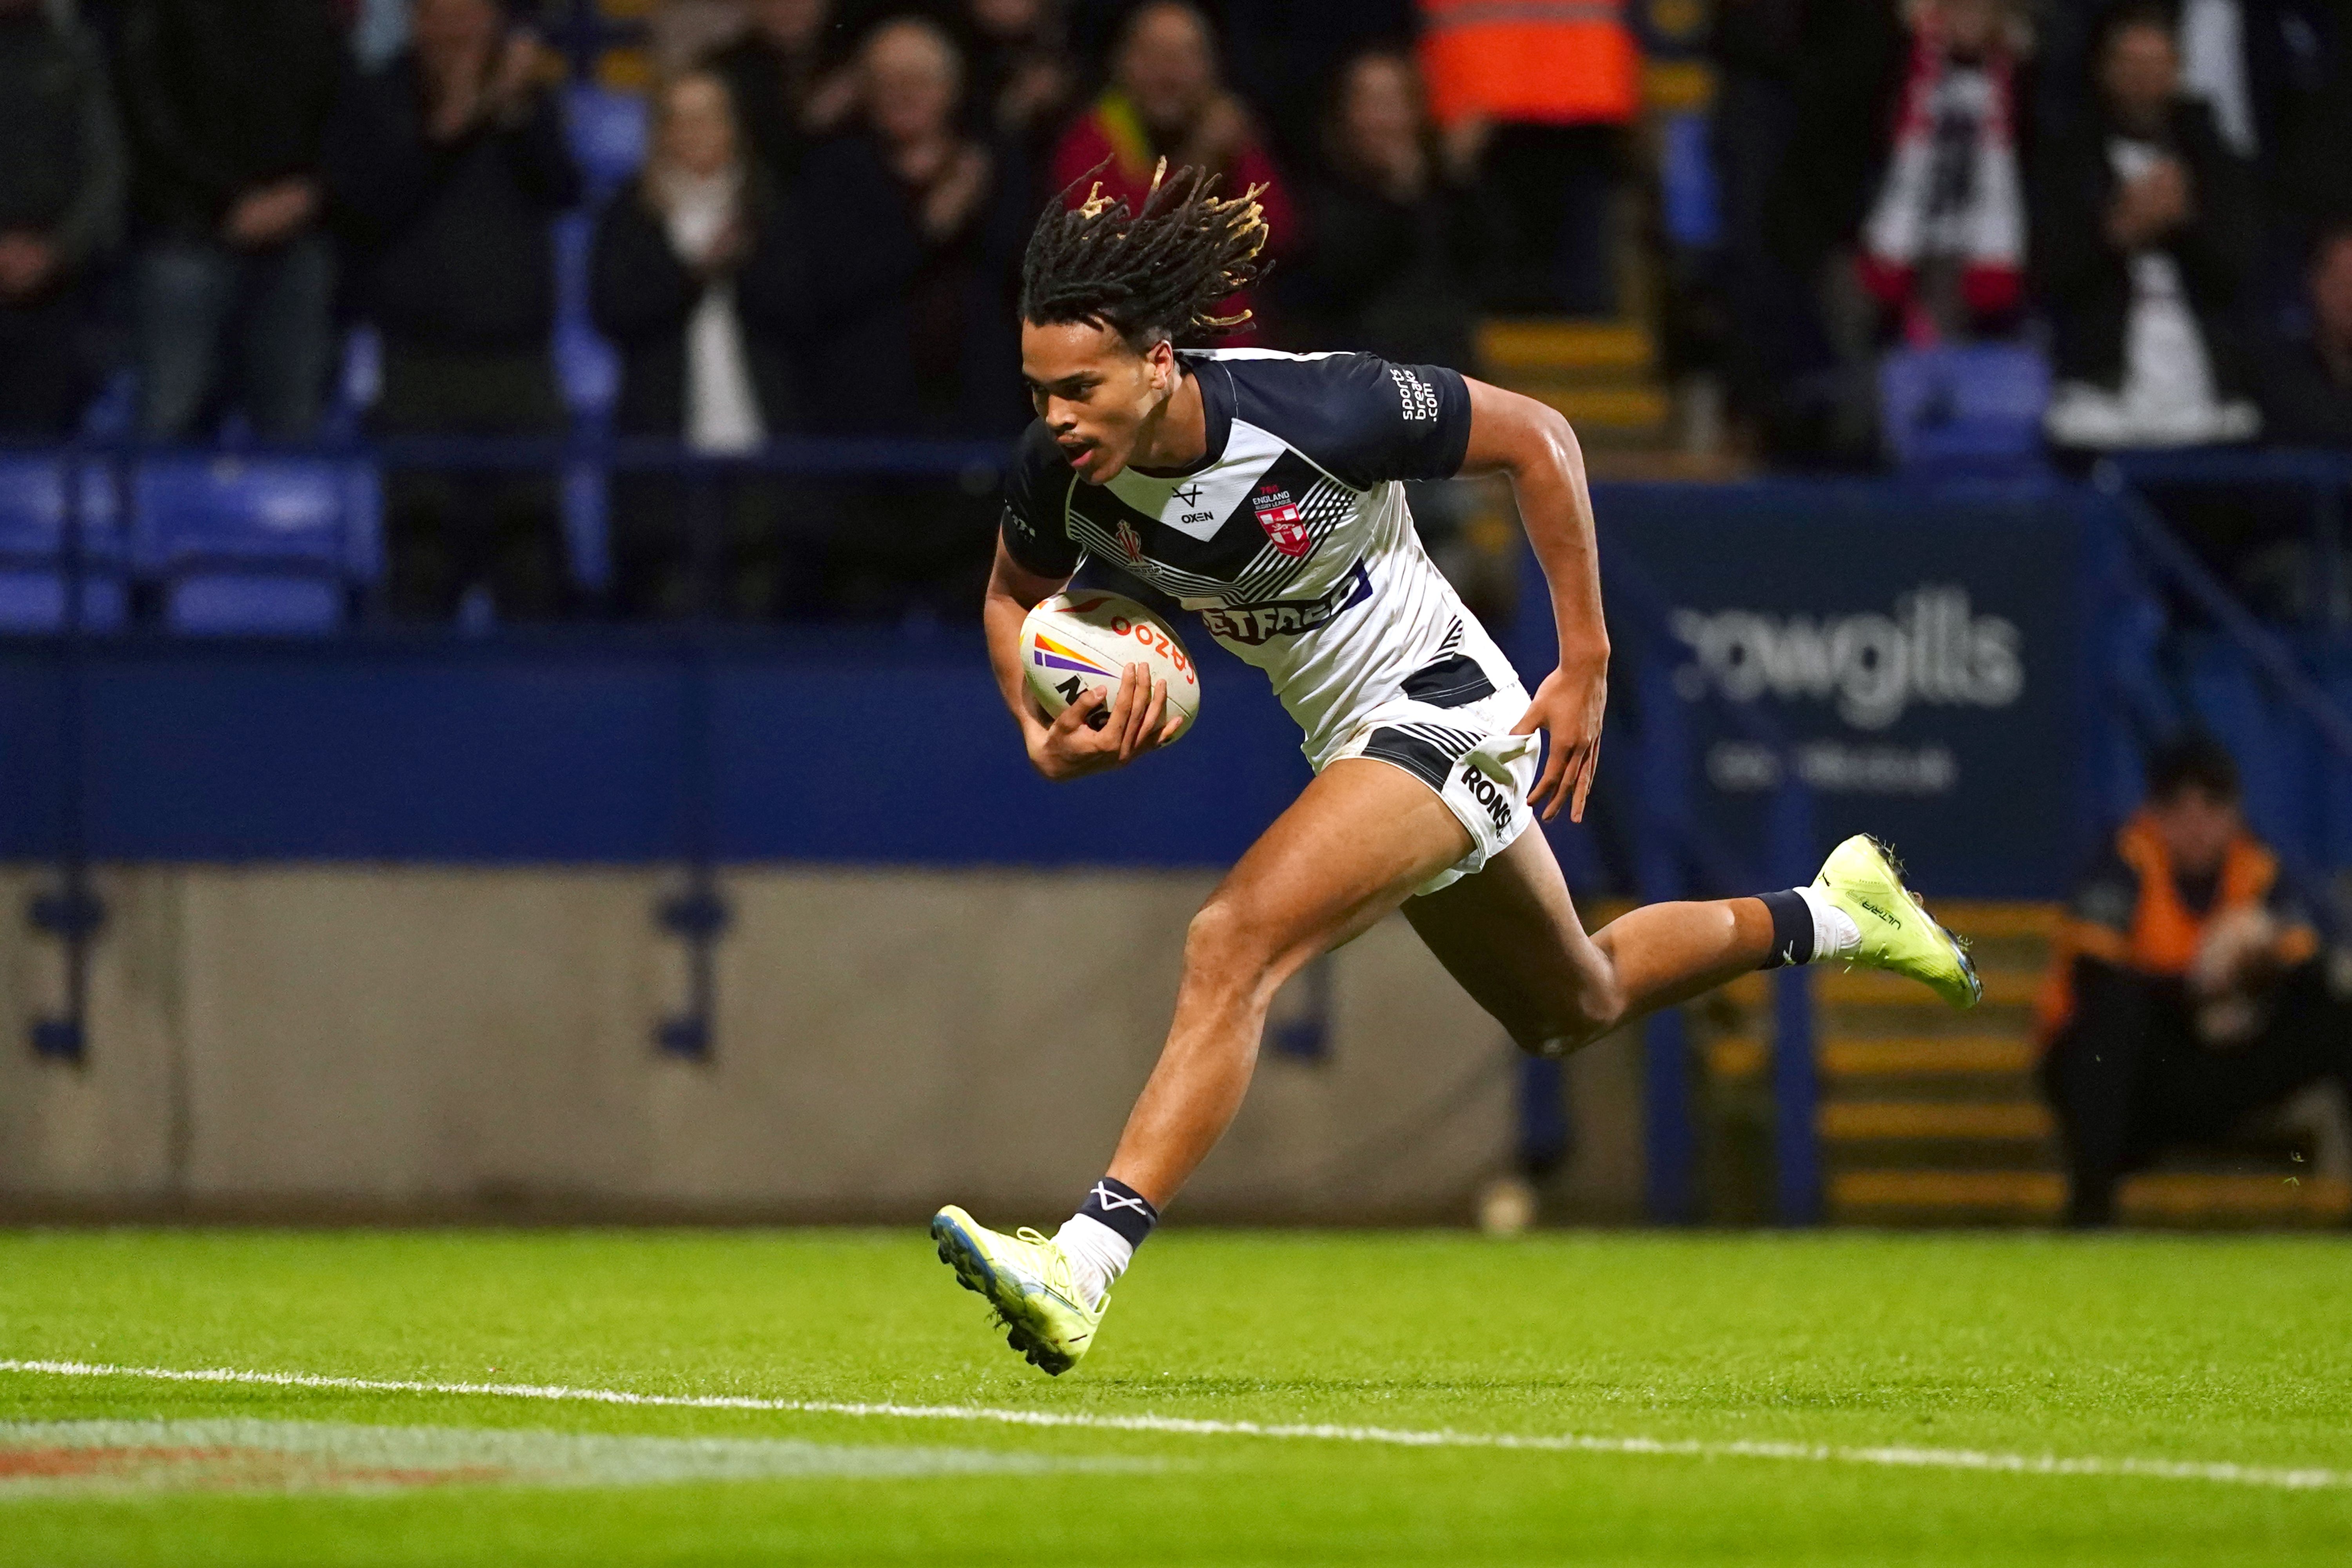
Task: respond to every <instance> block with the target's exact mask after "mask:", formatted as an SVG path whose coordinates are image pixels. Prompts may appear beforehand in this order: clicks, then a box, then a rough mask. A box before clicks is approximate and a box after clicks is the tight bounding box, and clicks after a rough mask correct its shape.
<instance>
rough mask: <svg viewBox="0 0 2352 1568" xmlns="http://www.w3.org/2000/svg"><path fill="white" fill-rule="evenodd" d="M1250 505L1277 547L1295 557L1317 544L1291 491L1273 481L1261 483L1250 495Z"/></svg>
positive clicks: (1294, 559) (1292, 557)
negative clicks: (1253, 493) (1255, 491)
mask: <svg viewBox="0 0 2352 1568" xmlns="http://www.w3.org/2000/svg"><path fill="white" fill-rule="evenodd" d="M1250 508H1251V510H1254V511H1255V512H1256V513H1257V525H1258V526H1259V527H1260V528H1262V529H1264V530H1265V536H1266V537H1267V538H1268V539H1270V540H1272V541H1274V547H1275V548H1276V550H1279V551H1281V552H1283V553H1284V554H1285V555H1287V556H1289V557H1290V558H1291V559H1292V560H1293V561H1296V560H1297V559H1298V558H1299V557H1301V556H1303V555H1305V554H1306V553H1307V552H1308V551H1310V550H1312V549H1314V548H1315V536H1314V535H1313V534H1311V533H1309V532H1307V524H1306V523H1305V522H1303V521H1300V519H1299V516H1298V503H1297V501H1295V500H1291V499H1290V492H1289V491H1288V490H1286V489H1276V487H1274V486H1273V485H1261V486H1260V487H1258V492H1257V494H1255V495H1254V496H1252V497H1251V498H1250Z"/></svg>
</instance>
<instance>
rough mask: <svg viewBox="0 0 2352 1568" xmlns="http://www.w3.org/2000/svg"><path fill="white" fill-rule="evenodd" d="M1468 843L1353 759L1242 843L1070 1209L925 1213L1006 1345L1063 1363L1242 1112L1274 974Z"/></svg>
mask: <svg viewBox="0 0 2352 1568" xmlns="http://www.w3.org/2000/svg"><path fill="white" fill-rule="evenodd" d="M1470 850H1471V837H1470V832H1469V829H1467V828H1466V827H1465V826H1463V825H1462V822H1461V820H1460V818H1458V817H1457V816H1455V815H1454V812H1453V810H1452V809H1451V808H1449V807H1448V806H1447V805H1446V804H1445V803H1444V800H1442V799H1441V798H1440V797H1439V796H1438V795H1436V794H1434V793H1433V792H1432V791H1431V789H1430V788H1429V787H1428V785H1426V784H1423V782H1422V781H1421V780H1420V779H1419V778H1416V777H1415V776H1414V775H1413V774H1412V773H1407V772H1405V771H1404V770H1403V769H1402V768H1398V767H1393V766H1391V765H1390V764H1389V763H1384V762H1372V761H1367V760H1364V759H1362V758H1348V759H1344V760H1342V761H1339V762H1335V763H1332V764H1330V765H1329V766H1328V767H1327V768H1325V769H1324V770H1323V772H1322V773H1320V774H1318V776H1317V777H1316V778H1315V780H1314V782H1312V783H1311V784H1308V785H1307V788H1306V790H1305V791H1304V792H1303V793H1301V794H1300V795H1299V797H1298V799H1297V800H1296V801H1295V802H1293V803H1292V804H1291V806H1290V808H1289V809H1288V810H1287V811H1285V812H1284V813H1283V814H1282V816H1279V817H1277V818H1276V820H1275V822H1274V825H1273V826H1270V827H1268V828H1267V829H1266V830H1265V834H1264V835H1263V836H1262V837H1260V838H1259V839H1258V841H1257V842H1256V843H1255V844H1254V845H1252V846H1251V847H1250V848H1249V851H1248V853H1246V854H1244V856H1243V857H1242V858H1241V860H1240V862H1239V863H1238V864H1237V865H1235V866H1234V868H1233V870H1231V871H1230V872H1228V873H1227V874H1226V876H1225V878H1224V879H1223V881H1221V882H1220V883H1218V884H1217V888H1216V890H1215V891H1214V892H1213V893H1211V894H1210V895H1209V899H1208V901H1207V902H1206V903H1205V904H1203V905H1202V908H1201V911H1200V912H1199V913H1198V914H1197V915H1195V916H1193V918H1192V928H1191V930H1190V931H1188V932H1187V933H1186V936H1185V942H1184V978H1183V981H1182V983H1181V985H1180V986H1179V988H1178V990H1177V994H1176V1017H1175V1021H1174V1023H1173V1024H1172V1025H1171V1026H1170V1028H1169V1031H1168V1041H1167V1044H1166V1045H1165V1046H1164V1047H1161V1050H1160V1061H1159V1064H1158V1065H1157V1066H1156V1067H1155V1068H1153V1069H1152V1073H1151V1078H1150V1081H1149V1082H1148V1083H1146V1084H1145V1085H1144V1089H1143V1094H1142V1096H1141V1098H1140V1099H1139V1100H1137V1101H1136V1105H1135V1109H1134V1110H1133V1111H1132V1112H1130V1113H1129V1117H1128V1121H1127V1129H1126V1131H1125V1132H1124V1133H1122V1134H1121V1135H1120V1138H1119V1141H1118V1152H1116V1153H1115V1154H1114V1155H1113V1156H1112V1159H1111V1163H1110V1167H1109V1170H1108V1173H1106V1174H1105V1175H1104V1177H1103V1179H1102V1180H1101V1181H1099V1182H1097V1184H1095V1186H1094V1189H1093V1190H1092V1192H1091V1193H1089V1194H1088V1195H1087V1200H1086V1202H1085V1205H1083V1206H1082V1207H1081V1208H1080V1210H1079V1211H1078V1213H1077V1214H1076V1215H1074V1216H1073V1217H1072V1218H1071V1219H1070V1221H1069V1222H1068V1223H1067V1224H1066V1225H1065V1226H1063V1227H1062V1229H1061V1232H1060V1234H1059V1235H1057V1236H1055V1237H1054V1238H1052V1239H1051V1240H1048V1239H1047V1238H1046V1237H1042V1236H1039V1235H1037V1234H1036V1233H1035V1232H1034V1231H1031V1232H1023V1233H1019V1234H1016V1235H1013V1236H1005V1235H1003V1234H1001V1233H999V1232H996V1231H992V1230H989V1229H988V1228H987V1227H985V1226H982V1225H979V1224H978V1223H977V1222H975V1221H974V1220H973V1219H972V1218H971V1215H968V1214H966V1213H964V1211H963V1210H961V1209H960V1208H956V1207H953V1206H950V1207H948V1208H944V1209H941V1210H940V1213H939V1215H938V1216H937V1217H936V1218H935V1219H934V1220H933V1221H932V1222H931V1235H932V1237H934V1238H935V1239H936V1240H937V1242H938V1243H939V1248H940V1258H941V1259H942V1260H943V1261H945V1262H947V1263H948V1264H950V1266H951V1267H953V1268H954V1269H955V1270H956V1274H957V1277H958V1278H959V1279H961V1280H962V1282H963V1283H964V1284H965V1285H966V1286H968V1287H969V1288H971V1289H974V1290H977V1291H979V1292H980V1293H981V1294H982V1295H983V1296H985V1297H987V1298H988V1300H989V1302H990V1304H991V1305H992V1306H993V1307H994V1308H995V1309H996V1310H997V1313H998V1315H999V1316H1000V1317H1001V1318H1002V1319H1003V1321H1004V1322H1005V1324H1006V1326H1007V1328H1008V1329H1009V1330H1010V1338H1011V1341H1012V1343H1013V1346H1014V1348H1015V1349H1018V1350H1021V1351H1023V1352H1025V1353H1026V1354H1027V1355H1028V1357H1029V1359H1030V1360H1031V1361H1032V1362H1033V1363H1035V1364H1037V1365H1038V1366H1041V1367H1043V1368H1045V1370H1046V1371H1047V1372H1051V1373H1061V1372H1064V1371H1066V1370H1067V1369H1068V1368H1069V1367H1071V1366H1072V1365H1074V1364H1076V1362H1077V1359H1078V1358H1079V1357H1080V1356H1081V1355H1083V1354H1085V1352H1086V1350H1087V1346H1088V1345H1090V1344H1091V1343H1092V1341H1093V1334H1094V1329H1095V1325H1096V1323H1097V1321H1099V1319H1100V1317H1101V1314H1102V1308H1103V1305H1104V1303H1105V1300H1106V1292H1107V1291H1108V1286H1109V1284H1110V1282H1111V1281H1112V1280H1114V1279H1117V1278H1118V1274H1119V1272H1120V1271H1121V1270H1122V1269H1123V1268H1125V1267H1126V1265H1127V1262H1128V1260H1129V1258H1131V1257H1132V1256H1133V1253H1134V1248H1135V1247H1136V1246H1137V1245H1138V1244H1139V1243H1140V1242H1141V1241H1142V1239H1143V1238H1144V1237H1145V1236H1146V1235H1148V1234H1149V1233H1150V1228H1151V1226H1152V1224H1153V1223H1154V1222H1155V1221H1156V1220H1157V1219H1158V1217H1159V1210H1160V1205H1164V1204H1166V1203H1167V1202H1168V1201H1169V1200H1170V1199H1171V1198H1173V1197H1174V1196H1175V1195H1176V1194H1177V1192H1178V1190H1179V1189H1180V1188H1181V1187H1182V1186H1183V1184H1184V1182H1185V1180H1186V1178H1188V1177H1189V1176H1191V1175H1192V1171H1193V1168H1194V1167H1196V1166H1197V1165H1199V1164H1200V1163H1201V1161H1202V1158H1203V1157H1205V1156H1206V1155H1207V1153H1208V1152H1209V1151H1210V1150H1211V1149H1212V1148H1213V1147H1214V1146H1215V1145H1216V1142H1217V1140H1218V1139H1219V1138H1220V1137H1221V1136H1223V1133H1224V1131H1225V1128H1226V1126H1227V1125H1228V1124H1230V1123H1231V1122H1232V1121H1233V1119H1234V1113H1235V1112H1237V1111H1238V1110H1240V1109H1241V1104H1242V1098H1243V1096H1244V1094H1245V1093H1246V1092H1247V1091H1248V1089H1249V1082H1250V1077H1251V1074H1252V1072H1253V1071H1254V1070H1255V1068H1256V1065H1257V1054H1258V1042H1259V1038H1260V1037H1261V1036H1262V1035H1263V1034H1264V1033H1265V1015H1266V1008H1267V1006H1268V1005H1269V1004H1271V1003H1272V1001H1273V1000H1274V994H1275V993H1276V991H1278V990H1279V989H1281V986H1282V983H1283V982H1284V981H1286V980H1287V979H1289V978H1290V977H1291V976H1292V975H1293V974H1295V973H1297V972H1298V970H1299V968H1300V967H1301V966H1302V965H1304V964H1306V963H1307V962H1308V961H1309V960H1310V959H1313V958H1314V957H1316V956H1317V955H1318V954H1319V953H1323V952H1328V951H1329V950H1330V949H1332V948H1334V947H1337V946H1339V944H1340V943H1342V942H1347V941H1349V939H1351V938H1353V937H1355V936H1357V935H1360V933H1362V932H1363V931H1366V930H1367V929H1369V928H1370V926H1372V925H1373V924H1375V923H1376V922H1378V921H1380V920H1381V919H1382V918H1383V917H1384V916H1386V915H1387V914H1389V913H1390V912H1391V910H1395V909H1396V908H1397V907H1398V906H1399V905H1400V904H1402V903H1403V902H1404V901H1405V900H1407V899H1408V898H1410V897H1412V891H1413V889H1416V888H1419V887H1421V886H1423V885H1424V884H1425V883H1427V882H1428V881H1430V880H1431V879H1433V878H1434V877H1437V876H1438V875H1440V874H1441V873H1443V872H1444V870H1445V869H1446V868H1448V867H1450V866H1452V865H1454V863H1455V862H1457V861H1459V860H1461V859H1462V858H1464V857H1465V855H1467V854H1468V853H1469V852H1470Z"/></svg>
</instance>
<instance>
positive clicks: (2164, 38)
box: [2032, 0, 2261, 449]
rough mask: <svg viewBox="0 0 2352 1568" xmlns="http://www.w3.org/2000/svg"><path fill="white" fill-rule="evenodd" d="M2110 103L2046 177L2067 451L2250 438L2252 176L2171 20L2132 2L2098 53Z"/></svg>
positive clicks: (2040, 194)
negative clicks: (2247, 283) (2237, 331)
mask: <svg viewBox="0 0 2352 1568" xmlns="http://www.w3.org/2000/svg"><path fill="white" fill-rule="evenodd" d="M2095 58H2096V60H2097V76H2098V79H2097V83H2096V89H2097V93H2098V103H2099V110H2100V112H2099V113H2098V114H2097V115H2096V116H2095V117H2094V118H2092V119H2091V120H2089V121H2086V122H2085V123H2084V124H2083V125H2081V126H2080V127H2079V128H2077V129H2076V130H2075V131H2074V132H2070V133H2068V134H2067V135H2065V136H2063V137H2062V138H2061V139H2060V140H2059V141H2058V142H2057V144H2056V145H2055V146H2053V148H2052V149H2051V151H2050V153H2049V155H2048V156H2047V158H2046V159H2044V160H2042V169H2041V172H2040V174H2039V175H2038V177H2037V178H2036V180H2035V182H2034V202H2033V216H2032V233H2033V236H2034V246H2033V256H2034V273H2035V277H2036V279H2037V281H2038V284H2039V289H2040V292H2041V294H2042V299H2043V300H2044V301H2045V302H2046V303H2047V305H2048V307H2049V310H2050V314H2051V319H2052V327H2053V352H2054V357H2055V360H2056V366H2055V368H2056V372H2057V375H2058V379H2059V385H2058V390H2057V395H2056V396H2055V397H2054V398H2053V400H2052V403H2051V406H2050V413H2049V416H2048V421H2047V423H2048V429H2049V433H2050V437H2051V439H2052V440H2053V441H2054V442H2056V443H2058V444H2059V445H2061V446H2064V447H2077V448H2092V449H2105V448H2112V447H2136V446H2188V445H2199V444H2203V443H2208V442H2215V441H2241V440H2245V439H2247V438H2248V437H2252V435H2254V433H2255V432H2256V431H2257V430H2258V429H2259V428H2260V426H2261V416H2260V415H2259V414H2258V413H2257V412H2256V411H2255V409H2254V406H2253V405H2252V404H2251V403H2248V402H2246V401H2244V400H2243V398H2242V396H2240V395H2239V389H2240V386H2241V384H2242V380H2241V370H2240V367H2239V365H2238V364H2237V363H2236V361H2235V358H2234V356H2233V354H2232V352H2231V351H2232V348H2233V340H2232V337H2231V330H2230V319H2231V310H2232V309H2233V308H2234V306H2235V304H2236V302H2237V299H2238V293H2239V289H2240V286H2241V284H2242V281H2243V280H2244V279H2245V277H2246V276H2247V273H2248V272H2249V270H2250V269H2251V268H2252V265H2253V261H2254V258H2255V253H2256V251H2257V248H2258V247H2259V246H2260V244H2261V234H2260V231H2259V228H2258V226H2257V219H2256V215H2255V211H2254V192H2253V184H2252V174H2251V172H2250V171H2249V170H2248V168H2247V167H2246V165H2245V164H2243V163H2241V162H2240V161H2239V160H2238V159H2237V158H2236V157H2235V156H2233V155H2232V154H2231V153H2230V152H2229V150H2228V149H2227V148H2226V147H2225V146H2224V145H2223V144H2222V142H2221V137H2220V135H2219V133H2218V132H2216V131H2215V130H2214V127H2213V116H2212V111H2211V110H2210V109H2208V108H2207V107H2206V105H2204V104H2203V103H2201V102H2198V101H2195V100H2189V99H2187V98H2184V97H2183V96H2181V93H2180V61H2179V51H2178V50H2177V49H2176V48H2175V47H2174V43H2173V36H2172V27H2171V25H2170V23H2169V21H2168V19H2167V14H2166V12H2165V11H2164V10H2163V9H2161V8H2160V7H2159V6H2157V5H2148V4H2146V3H2144V0H2130V3H2128V4H2126V5H2123V6H2121V7H2119V8H2118V9H2117V10H2116V12H2115V13H2114V14H2113V15H2112V16H2110V17H2109V18H2108V21H2107V24H2106V27H2105V31H2104V33H2103V34H2102V36H2101V39H2100V43H2099V46H2098V48H2097V50H2096V54H2095Z"/></svg>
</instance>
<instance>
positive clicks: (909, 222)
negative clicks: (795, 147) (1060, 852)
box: [793, 18, 1030, 436]
mask: <svg viewBox="0 0 2352 1568" xmlns="http://www.w3.org/2000/svg"><path fill="white" fill-rule="evenodd" d="M858 75H859V81H860V84H861V105H862V114H861V119H862V129H861V130H860V131H858V132H856V133H855V134H852V135H848V136H844V137H841V138H839V139H837V140H835V141H834V142H828V143H827V144H826V145H824V147H822V148H820V149H818V150H817V152H816V153H814V154H812V155H811V157H810V159H809V162H808V166H807V168H806V170H805V171H804V173H803V179H802V183H801V186H800V189H799V192H798V199H797V202H796V204H795V205H797V207H798V208H799V210H800V213H801V216H800V217H799V219H798V220H797V222H796V223H795V225H794V228H795V231H796V232H800V233H804V234H809V235H822V236H824V240H823V242H822V243H821V244H812V245H810V246H808V247H807V248H806V259H805V279H804V282H803V285H802V288H801V290H800V294H799V298H798V299H796V300H795V301H794V302H793V320H794V321H795V322H796V323H797V328H798V333H799V337H800V340H801V343H802V348H803V353H802V357H803V368H802V376H803V384H805V385H807V386H808V387H810V388H811V389H812V396H811V399H810V403H809V406H808V409H807V417H808V420H809V424H810V427H811V428H813V429H815V430H818V431H822V432H826V433H833V434H844V433H856V434H881V433H887V434H899V435H935V436H945V435H961V436H976V435H982V434H995V433H999V432H1004V433H1009V432H1010V431H1012V430H1013V429H1015V428H1017V427H1018V426H1019V424H1020V421H1021V416H1022V400H1021V398H1020V396H1019V385H1020V382H1019V371H1018V365H1019V361H1020V349H1019V343H1018V341H1017V338H1016V335H1015V330H1014V324H1013V301H1014V300H1015V299H1016V297H1017V289H1018V269H1019V266H1020V253H1021V247H1022V246H1023V245H1024V243H1025V242H1026V241H1027V238H1028V232H1027V225H1028V219H1029V216H1030V203H1029V197H1028V194H1027V192H1026V190H1025V188H1024V184H1025V183H1024V181H1023V180H1022V179H1021V177H1020V176H1021V171H1020V168H1019V166H1018V164H1017V163H1013V162H1012V161H1010V160H1007V159H1004V158H1003V157H1000V156H999V155H997V154H996V153H992V151H991V150H990V149H989V148H987V147H985V146H982V145H981V144H980V143H979V142H974V141H972V140H971V138H969V137H968V136H966V135H965V134H964V133H963V132H962V130H961V121H960V120H959V118H958V114H957V110H958V106H959V99H960V95H961V89H962V63H961V60H960V59H959V58H958V57H957V55H956V51H955V46H954V45H953V44H952V43H951V42H950V40H949V38H948V37H947V35H946V34H945V33H944V32H942V31H940V28H939V27H938V26H934V25H933V24H931V23H929V22H926V21H921V20H919V19H915V18H900V19H898V20H896V21H891V22H887V23H885V24H883V25H882V26H879V27H877V29H875V31H874V32H873V33H872V34H871V35H870V36H869V37H868V38H867V39H866V45H865V47H864V48H863V49H862V50H861V51H860V54H859V58H858Z"/></svg>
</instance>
